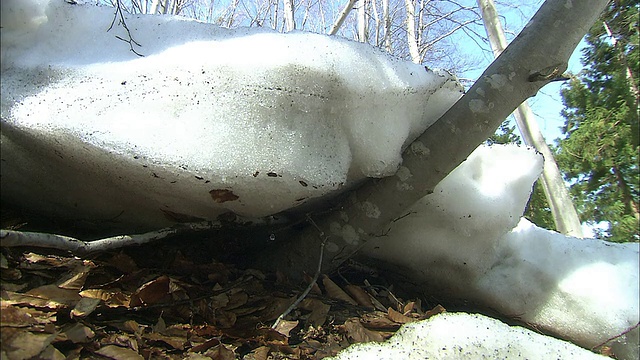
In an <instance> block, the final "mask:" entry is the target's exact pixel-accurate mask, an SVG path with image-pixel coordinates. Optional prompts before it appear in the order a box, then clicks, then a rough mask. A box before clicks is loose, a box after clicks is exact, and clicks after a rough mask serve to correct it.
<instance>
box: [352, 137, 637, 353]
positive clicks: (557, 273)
mask: <svg viewBox="0 0 640 360" xmlns="http://www.w3.org/2000/svg"><path fill="white" fill-rule="evenodd" d="M541 170H542V160H541V156H539V155H537V154H536V153H535V152H534V151H531V150H527V149H524V148H519V147H517V146H515V145H510V146H493V147H480V148H478V149H477V150H476V151H475V152H474V153H473V154H472V155H471V156H470V157H469V158H468V159H467V161H465V162H464V163H462V164H461V165H460V166H459V167H458V168H457V169H456V170H455V171H453V172H452V173H451V174H450V175H449V176H448V177H447V178H445V179H444V180H443V181H442V182H441V183H440V184H438V186H437V187H436V189H435V191H434V193H433V194H431V195H429V196H427V197H425V198H423V199H422V200H421V201H419V202H418V203H416V204H415V205H414V206H413V207H412V208H411V209H409V211H411V213H410V214H409V215H408V216H406V217H404V218H403V219H401V220H399V221H397V222H395V223H394V224H393V226H392V228H391V230H390V232H389V233H388V235H387V236H386V237H385V238H375V239H372V240H371V241H369V243H367V246H366V248H365V249H364V251H365V252H366V254H367V255H368V256H370V257H373V258H375V259H380V260H384V261H386V262H389V263H392V264H396V265H401V266H402V267H403V268H408V269H410V270H409V273H407V274H405V275H406V276H408V277H409V278H411V279H412V280H413V281H414V282H417V283H421V285H420V286H422V287H423V288H425V289H428V290H429V291H430V292H436V293H440V294H442V295H448V296H453V297H457V298H463V299H467V300H472V301H476V302H478V303H480V304H482V305H484V306H487V307H490V308H492V309H495V310H497V311H499V312H500V313H502V314H505V315H507V316H512V317H515V318H518V319H520V320H522V321H524V322H527V323H529V324H532V325H534V326H536V327H538V328H540V329H545V330H548V331H551V332H553V333H556V334H559V335H561V336H562V337H564V338H567V339H570V340H571V341H573V342H575V343H577V344H579V345H581V346H584V347H586V348H591V347H594V346H597V345H599V344H601V343H603V342H605V341H606V340H607V339H609V338H612V337H614V336H616V335H618V334H621V333H623V332H625V331H626V330H627V329H629V328H631V327H633V326H635V325H636V324H638V321H640V314H639V312H640V308H639V298H638V294H639V291H640V289H639V278H638V276H639V274H638V271H639V244H637V243H628V244H613V243H606V242H603V241H599V240H595V239H576V238H571V237H565V236H563V235H561V234H558V233H555V232H552V231H547V230H544V229H540V228H538V227H536V226H534V225H533V224H531V223H530V222H529V221H527V220H526V219H520V216H521V214H522V213H523V211H524V207H525V205H526V203H527V200H528V198H529V193H530V192H531V188H532V184H533V182H534V181H535V179H536V178H537V177H538V175H539V174H540V172H541ZM516 225H517V226H516ZM400 244H401V245H400ZM618 342H619V343H620V344H618V345H616V346H617V347H619V348H620V349H619V352H621V353H622V352H623V351H629V350H631V351H635V352H634V354H637V350H638V339H637V329H636V332H634V333H632V334H631V335H629V337H628V338H626V337H622V338H620V339H619V341H618ZM636 357H637V355H636ZM631 358H633V357H631Z"/></svg>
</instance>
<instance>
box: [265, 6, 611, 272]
mask: <svg viewBox="0 0 640 360" xmlns="http://www.w3.org/2000/svg"><path fill="white" fill-rule="evenodd" d="M567 4H569V5H571V6H568V5H567ZM606 4H607V1H606V0H583V1H576V2H570V3H566V2H562V1H546V2H545V3H544V4H543V5H542V7H541V8H540V9H539V10H538V12H537V13H536V14H535V15H534V17H533V18H532V19H531V21H530V23H529V24H528V25H527V27H525V29H524V30H523V31H522V32H521V33H520V35H518V37H517V38H516V39H515V40H514V41H513V42H512V43H511V44H510V45H509V47H508V48H507V49H506V50H505V51H504V52H503V53H502V54H501V55H500V56H499V57H498V58H497V59H496V60H495V61H494V62H493V63H492V64H491V65H490V66H489V67H488V68H487V69H486V70H485V72H484V73H483V74H482V76H480V78H479V79H478V81H476V83H475V84H474V85H473V87H472V88H471V89H470V90H469V91H468V92H467V93H466V94H465V95H464V96H463V97H462V98H461V99H460V100H459V101H458V102H457V103H456V104H455V105H453V107H451V109H449V111H447V112H446V113H445V114H444V115H443V116H442V117H441V118H440V119H439V120H438V121H437V122H436V123H435V124H434V125H432V126H431V127H430V128H429V129H428V130H427V131H426V132H425V133H424V134H422V135H421V136H420V137H419V138H418V139H416V141H415V142H414V143H413V144H412V145H411V146H409V147H408V148H407V149H406V151H405V152H404V154H403V156H404V160H403V165H402V168H401V170H402V171H399V172H398V173H397V174H396V175H394V176H391V177H387V178H384V179H378V180H372V181H370V182H368V183H366V184H365V185H363V186H362V187H360V188H359V189H357V190H356V191H354V192H352V193H351V194H350V195H349V197H348V198H347V199H345V200H344V201H343V202H342V203H341V204H340V205H339V206H338V207H337V208H335V209H334V210H333V211H331V212H329V213H328V214H326V215H324V216H318V217H317V218H313V220H314V225H315V226H308V227H306V228H305V229H303V230H300V231H298V232H297V233H294V234H291V233H290V232H289V233H288V234H285V233H282V234H275V235H276V238H277V239H279V240H278V241H276V244H274V245H273V246H272V247H271V248H270V249H267V250H264V251H262V252H261V253H260V255H259V258H257V259H255V260H253V261H254V262H253V264H254V265H256V266H261V267H263V268H269V269H273V268H279V269H281V270H284V271H286V272H287V273H289V274H291V275H292V276H296V277H299V276H301V275H302V273H303V272H304V271H313V269H315V268H316V267H317V261H318V254H317V252H318V250H319V249H320V248H321V244H322V243H323V242H324V243H325V244H326V246H325V256H324V260H323V264H322V269H323V271H324V272H331V271H332V270H334V269H336V268H337V267H338V266H339V265H340V264H341V263H342V262H344V261H345V260H346V259H348V258H350V257H351V256H352V255H353V254H354V253H355V252H357V251H358V249H360V248H361V247H362V245H363V244H364V243H365V242H366V241H367V239H368V238H370V237H373V236H381V235H383V233H384V229H385V227H386V226H387V225H388V224H389V223H390V222H392V221H393V220H394V219H396V218H398V217H400V216H402V215H403V212H405V211H406V209H407V208H408V206H410V205H411V204H413V203H415V201H417V200H418V199H420V198H422V197H423V196H425V195H427V194H429V193H431V192H433V188H434V187H435V186H436V185H437V184H438V183H439V182H440V181H441V180H442V179H443V178H444V177H445V176H446V175H447V174H449V173H450V172H451V171H452V170H453V169H454V168H455V167H456V166H457V165H458V164H460V163H461V162H462V161H464V160H465V159H466V158H467V156H469V154H471V152H472V151H473V150H474V149H475V148H476V147H477V146H478V145H479V144H481V143H482V142H483V141H484V140H486V139H487V138H488V137H489V136H490V135H491V134H493V133H494V132H495V130H496V129H497V128H498V127H499V126H500V124H501V123H502V122H503V121H504V119H505V118H506V117H507V116H508V115H509V114H510V113H511V112H513V110H514V109H515V108H516V107H518V105H520V104H521V103H522V102H523V101H524V100H525V99H527V98H529V97H531V96H533V95H535V94H536V93H537V92H538V90H540V88H542V87H543V86H544V85H546V84H547V83H549V82H550V81H551V80H553V76H549V75H552V74H562V73H563V72H564V71H565V70H566V68H567V62H568V59H569V57H570V56H571V53H572V52H573V51H574V49H575V47H576V46H577V44H578V43H579V42H580V40H581V39H582V37H583V36H584V35H585V34H586V32H587V31H588V30H589V28H590V27H591V25H592V24H593V23H594V22H595V20H596V19H597V18H598V16H599V15H600V13H601V11H602V10H603V9H604V7H605V5H606ZM398 185H401V186H400V187H401V188H402V189H405V190H398ZM288 236H290V237H291V239H289V240H293V241H287V237H288Z"/></svg>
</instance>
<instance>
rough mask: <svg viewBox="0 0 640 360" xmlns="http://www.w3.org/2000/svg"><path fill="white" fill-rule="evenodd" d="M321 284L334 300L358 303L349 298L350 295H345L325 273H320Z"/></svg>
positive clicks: (352, 303)
mask: <svg viewBox="0 0 640 360" xmlns="http://www.w3.org/2000/svg"><path fill="white" fill-rule="evenodd" d="M322 285H324V288H325V290H326V291H327V295H328V296H329V297H330V298H332V299H336V300H342V301H345V302H347V303H349V304H351V305H358V303H356V301H355V300H353V299H352V298H351V296H349V295H347V293H346V292H344V290H342V289H341V288H340V287H339V286H338V285H336V283H334V282H333V281H332V280H331V279H329V277H328V276H327V275H322Z"/></svg>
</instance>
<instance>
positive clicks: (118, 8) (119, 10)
mask: <svg viewBox="0 0 640 360" xmlns="http://www.w3.org/2000/svg"><path fill="white" fill-rule="evenodd" d="M118 17H119V18H120V19H119V20H118V25H122V27H123V28H124V30H125V31H126V32H127V36H128V37H129V40H127V39H123V38H122V37H120V36H118V35H116V39H118V40H122V41H124V42H126V43H127V44H129V50H131V51H132V52H133V53H134V54H136V55H138V56H140V57H142V56H144V55H142V54H140V53H139V52H137V51H136V50H135V49H134V48H133V45H136V46H139V47H142V45H140V43H138V42H137V41H135V40H134V39H133V36H132V35H131V31H130V30H129V27H128V26H127V22H126V21H125V20H124V14H123V13H122V7H121V5H120V0H117V1H116V12H115V13H114V14H113V20H112V21H111V25H109V28H108V29H107V32H108V31H111V29H113V25H114V24H115V23H116V19H117V18H118Z"/></svg>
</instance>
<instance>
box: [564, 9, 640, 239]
mask: <svg viewBox="0 0 640 360" xmlns="http://www.w3.org/2000/svg"><path fill="white" fill-rule="evenodd" d="M639 10H640V6H639V2H638V0H635V1H634V0H631V1H625V0H616V1H612V2H611V3H610V4H609V6H608V8H607V10H606V11H605V13H604V14H603V15H602V17H601V18H600V20H599V21H598V22H597V23H596V24H595V25H594V26H593V27H592V28H591V30H590V32H589V33H588V34H587V36H586V38H585V40H586V43H587V47H586V48H585V49H584V50H583V57H582V63H583V65H584V66H585V70H583V71H582V72H581V73H580V74H579V75H578V76H577V77H575V78H573V79H572V81H571V82H570V84H569V86H568V87H566V88H564V89H563V90H562V98H563V101H564V104H565V107H566V108H565V110H563V116H564V118H565V124H564V127H563V133H564V138H563V139H561V140H559V142H558V147H557V149H556V160H557V162H558V165H559V166H560V168H561V169H562V171H563V172H564V174H565V177H566V180H567V181H568V182H569V183H571V184H572V186H571V193H572V194H573V196H574V202H575V204H576V207H577V209H578V212H579V213H580V217H581V220H582V221H586V222H588V223H591V224H598V223H601V222H604V223H608V227H605V228H604V229H602V230H599V232H598V233H597V234H596V236H597V237H599V238H602V239H607V240H610V241H616V242H623V241H639V240H640V235H639V232H638V221H639V216H638V209H639V206H638V194H639V189H640V186H639V183H638V182H639V176H638V171H639V170H638V152H639V150H640V148H639V146H638V138H639V129H638V83H637V79H638V75H639V74H638V69H639V65H638V59H639V54H638V52H639V51H638V12H639Z"/></svg>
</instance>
